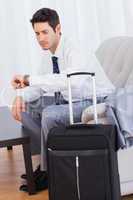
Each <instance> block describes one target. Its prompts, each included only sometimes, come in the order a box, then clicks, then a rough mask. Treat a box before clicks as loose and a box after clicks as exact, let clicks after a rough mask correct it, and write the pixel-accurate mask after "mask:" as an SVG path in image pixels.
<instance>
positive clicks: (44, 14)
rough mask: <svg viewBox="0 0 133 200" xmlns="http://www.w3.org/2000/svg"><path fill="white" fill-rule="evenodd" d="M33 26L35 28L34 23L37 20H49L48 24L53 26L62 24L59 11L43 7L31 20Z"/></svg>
mask: <svg viewBox="0 0 133 200" xmlns="http://www.w3.org/2000/svg"><path fill="white" fill-rule="evenodd" d="M30 22H31V23H32V26H33V28H34V24H35V23H37V22H48V24H49V25H50V26H51V27H52V28H53V30H54V31H55V28H56V26H57V25H58V24H60V19H59V16H58V14H57V12H56V11H55V10H53V9H50V8H41V9H40V10H38V11H37V12H35V14H34V15H33V16H32V19H31V20H30Z"/></svg>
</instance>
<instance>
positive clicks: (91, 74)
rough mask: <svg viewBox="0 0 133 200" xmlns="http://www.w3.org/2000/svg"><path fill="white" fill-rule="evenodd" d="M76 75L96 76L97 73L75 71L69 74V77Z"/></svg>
mask: <svg viewBox="0 0 133 200" xmlns="http://www.w3.org/2000/svg"><path fill="white" fill-rule="evenodd" d="M76 75H90V76H95V73H90V72H75V73H71V74H67V78H70V77H71V76H76Z"/></svg>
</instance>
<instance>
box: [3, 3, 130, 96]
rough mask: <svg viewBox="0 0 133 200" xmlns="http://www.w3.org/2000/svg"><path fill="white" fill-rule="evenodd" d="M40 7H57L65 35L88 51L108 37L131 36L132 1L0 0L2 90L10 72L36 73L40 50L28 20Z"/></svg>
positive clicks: (10, 76)
mask: <svg viewBox="0 0 133 200" xmlns="http://www.w3.org/2000/svg"><path fill="white" fill-rule="evenodd" d="M41 7H51V8H54V9H56V10H57V12H58V13H59V15H60V18H61V23H62V29H63V32H64V33H65V35H68V36H70V37H73V38H75V40H76V41H77V42H80V44H82V47H84V48H86V50H87V51H89V50H93V51H95V50H96V48H97V47H98V45H99V44H100V43H101V42H102V41H103V40H105V39H107V38H109V37H113V36H120V35H133V1H132V0H126V1H125V0H68V1H66V0H12V1H9V0H0V30H1V31H0V55H1V56H0V70H1V73H0V90H1V91H2V89H3V88H7V87H9V85H10V80H11V78H12V76H13V74H16V73H29V72H31V71H32V72H35V69H36V68H37V67H38V65H39V63H40V62H41V57H42V54H43V51H42V50H41V48H40V47H39V45H38V44H37V42H36V39H35V37H34V33H33V30H32V27H31V24H30V22H29V20H30V18H31V17H32V14H33V13H34V12H35V11H36V10H37V9H39V8H41ZM0 97H1V94H0Z"/></svg>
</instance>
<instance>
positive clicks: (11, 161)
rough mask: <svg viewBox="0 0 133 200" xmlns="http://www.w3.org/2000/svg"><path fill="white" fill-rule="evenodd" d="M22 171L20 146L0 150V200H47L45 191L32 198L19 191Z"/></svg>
mask: <svg viewBox="0 0 133 200" xmlns="http://www.w3.org/2000/svg"><path fill="white" fill-rule="evenodd" d="M33 164H34V166H36V165H37V164H38V159H37V157H35V158H34V161H33ZM24 171H25V170H24V162H23V154H22V148H21V146H17V147H13V150H12V151H7V149H6V148H3V149H2V148H1V149H0V200H5V199H6V200H48V192H47V191H43V192H39V193H38V194H36V195H32V196H29V195H28V194H27V193H24V192H21V191H19V186H20V185H21V184H22V183H23V182H22V180H21V178H20V175H21V174H22V173H24ZM122 200H133V196H128V197H124V198H123V199H122Z"/></svg>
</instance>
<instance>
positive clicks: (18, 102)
mask: <svg viewBox="0 0 133 200" xmlns="http://www.w3.org/2000/svg"><path fill="white" fill-rule="evenodd" d="M25 111H26V105H25V102H24V101H23V98H22V97H20V96H18V97H16V98H15V100H14V102H13V105H12V115H13V117H14V119H16V120H18V121H20V122H21V120H22V119H21V112H25Z"/></svg>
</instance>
